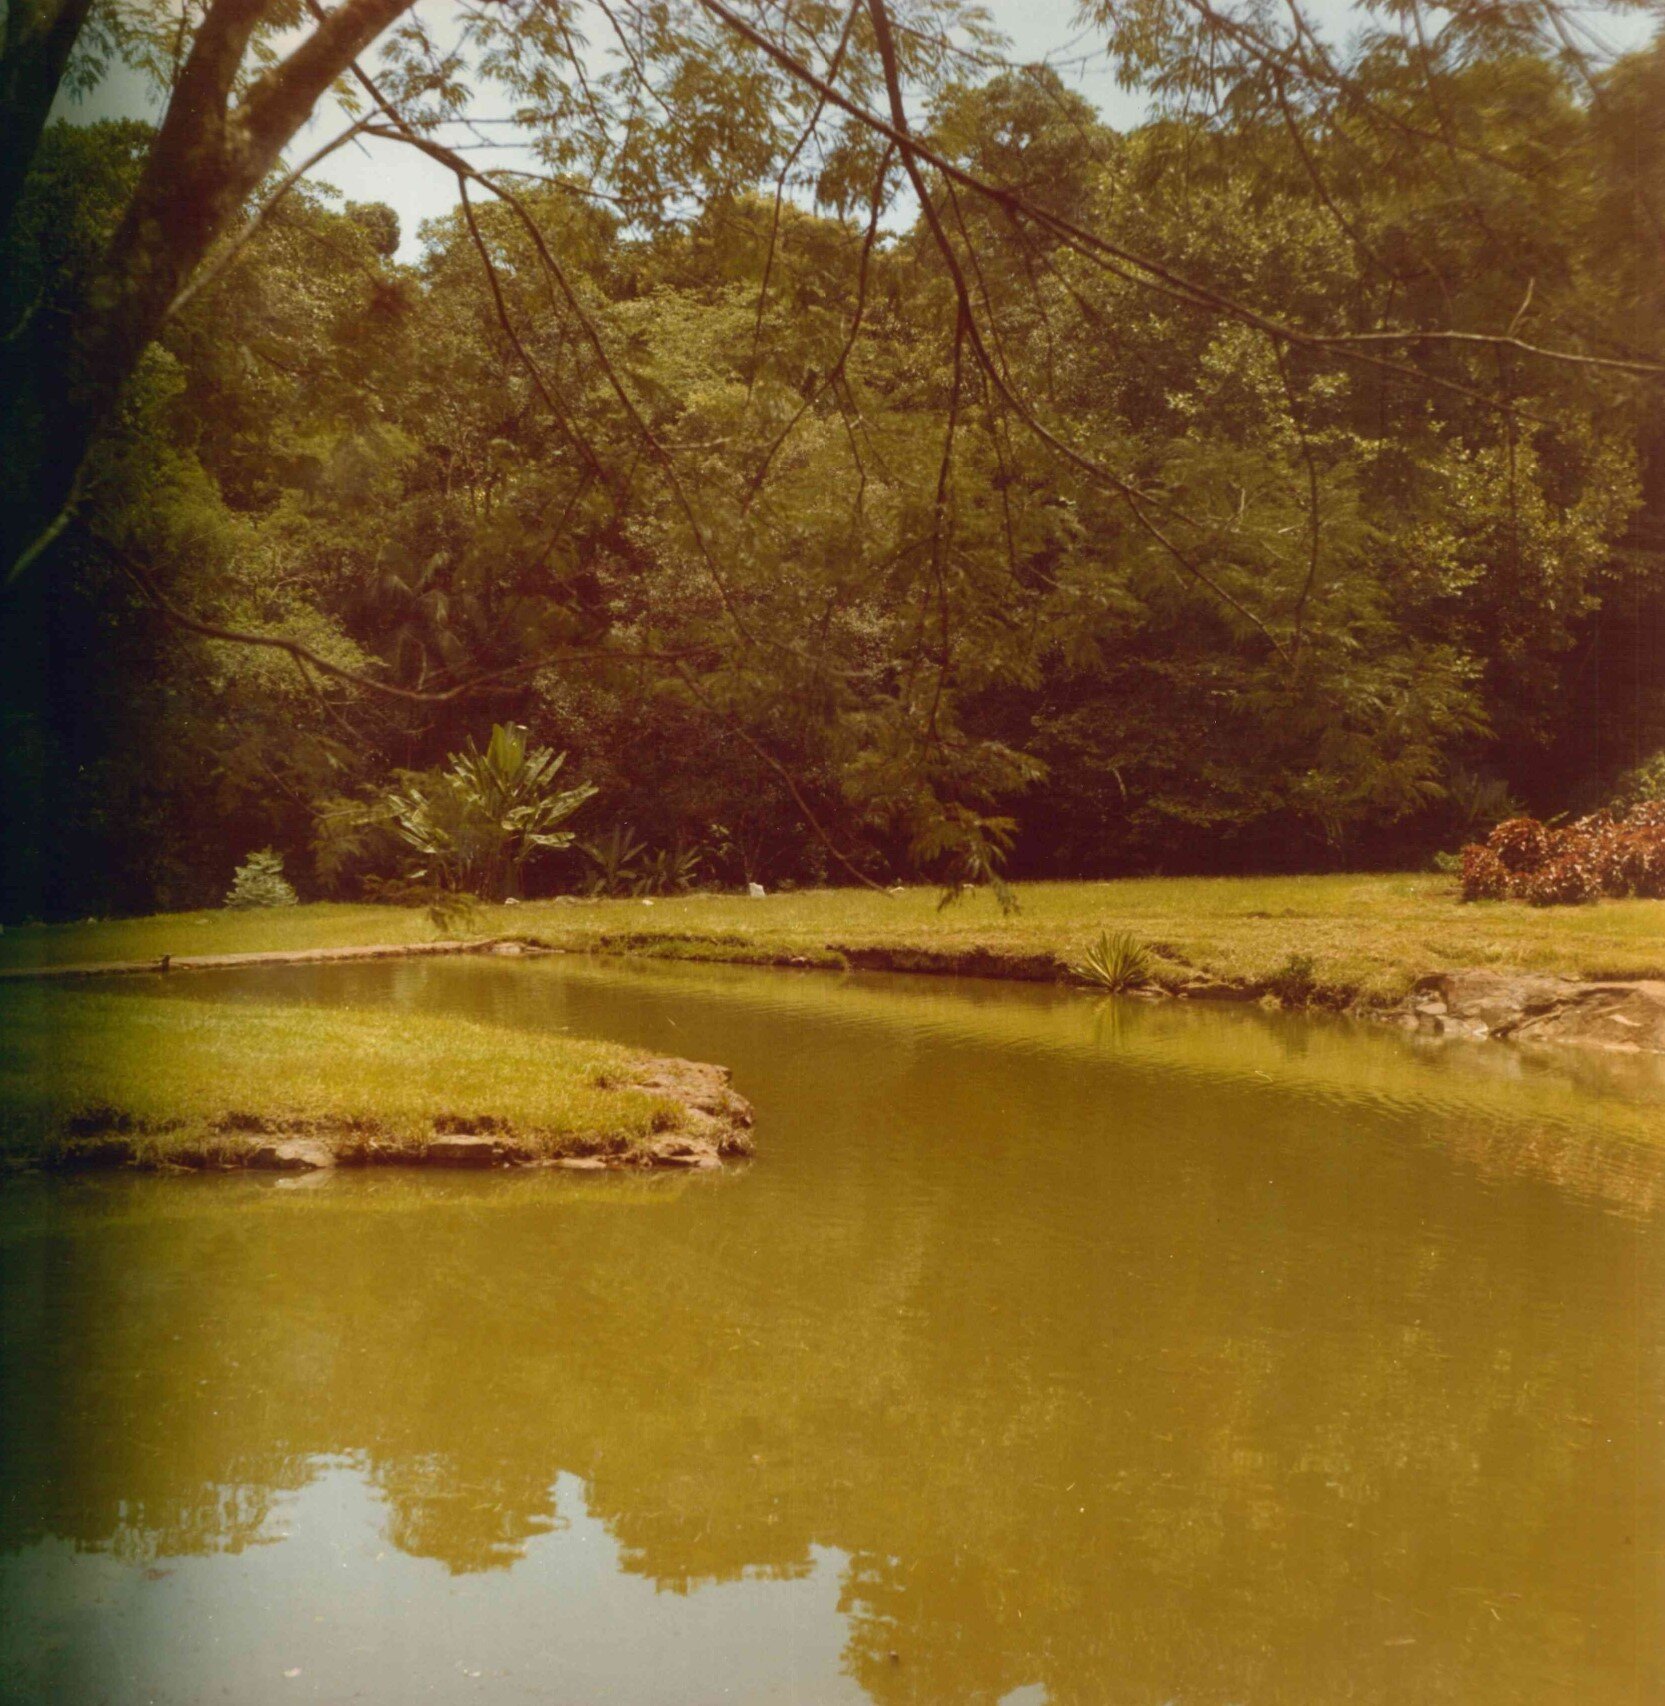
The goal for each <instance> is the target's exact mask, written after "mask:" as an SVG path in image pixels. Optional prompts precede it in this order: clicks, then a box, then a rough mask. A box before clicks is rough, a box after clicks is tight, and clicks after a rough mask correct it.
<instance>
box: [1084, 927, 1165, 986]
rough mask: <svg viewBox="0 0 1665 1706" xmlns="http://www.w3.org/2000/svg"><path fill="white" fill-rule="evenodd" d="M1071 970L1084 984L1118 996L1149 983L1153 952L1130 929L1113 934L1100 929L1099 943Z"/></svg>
mask: <svg viewBox="0 0 1665 1706" xmlns="http://www.w3.org/2000/svg"><path fill="white" fill-rule="evenodd" d="M1070 970H1071V971H1072V972H1074V973H1075V975H1076V976H1077V977H1078V978H1080V979H1081V980H1082V981H1083V982H1085V983H1090V984H1093V985H1094V986H1096V987H1097V988H1099V989H1104V990H1108V991H1109V992H1110V993H1111V994H1112V995H1119V994H1121V993H1122V992H1123V991H1124V990H1129V989H1137V988H1138V987H1139V986H1140V985H1141V984H1144V983H1148V982H1149V981H1150V973H1151V952H1150V949H1149V948H1147V947H1146V946H1145V944H1144V943H1143V942H1141V941H1140V940H1139V938H1138V937H1137V936H1135V935H1134V934H1133V933H1132V932H1131V931H1129V930H1118V931H1116V932H1115V933H1114V934H1113V935H1112V934H1111V932H1110V931H1108V930H1101V931H1100V932H1099V935H1098V940H1097V941H1096V942H1095V943H1094V944H1093V945H1092V946H1091V947H1090V948H1089V949H1088V950H1087V952H1086V955H1085V957H1084V958H1083V959H1081V960H1079V961H1077V962H1076V963H1075V964H1073V965H1071V967H1070Z"/></svg>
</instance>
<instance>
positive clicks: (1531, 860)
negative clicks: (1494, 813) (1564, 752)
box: [1462, 800, 1665, 906]
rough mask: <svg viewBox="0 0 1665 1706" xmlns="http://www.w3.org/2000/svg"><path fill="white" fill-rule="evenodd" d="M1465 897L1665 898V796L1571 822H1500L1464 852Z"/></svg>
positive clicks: (1557, 900) (1538, 900) (1552, 900)
mask: <svg viewBox="0 0 1665 1706" xmlns="http://www.w3.org/2000/svg"><path fill="white" fill-rule="evenodd" d="M1462 887H1463V899H1464V900H1501V899H1503V898H1505V897H1508V898H1509V899H1512V900H1524V901H1527V902H1529V903H1530V904H1531V905H1533V906H1577V905H1580V904H1582V903H1583V902H1585V901H1590V900H1595V899H1596V898H1597V897H1598V896H1600V895H1609V896H1611V897H1612V898H1614V899H1622V898H1624V897H1625V896H1630V895H1634V896H1636V897H1638V898H1639V899H1644V900H1660V899H1665V800H1642V801H1640V802H1638V803H1636V804H1634V805H1631V806H1630V807H1629V808H1628V809H1623V808H1621V809H1618V810H1614V809H1612V808H1605V809H1603V810H1601V811H1598V812H1592V813H1591V814H1590V815H1589V816H1588V817H1581V818H1580V819H1579V820H1578V821H1577V822H1576V823H1573V824H1569V825H1567V826H1566V827H1564V828H1559V829H1551V828H1550V827H1549V826H1548V825H1547V824H1542V823H1539V822H1538V821H1537V820H1536V819H1535V818H1529V817H1517V818H1511V819H1510V820H1509V821H1508V822H1507V823H1500V824H1499V825H1498V826H1497V828H1496V829H1494V830H1493V831H1492V832H1491V834H1490V835H1489V836H1487V837H1486V840H1485V842H1484V843H1471V844H1470V845H1469V846H1467V847H1465V848H1464V849H1463V852H1462Z"/></svg>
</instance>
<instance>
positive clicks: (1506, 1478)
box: [0, 959, 1665, 1706]
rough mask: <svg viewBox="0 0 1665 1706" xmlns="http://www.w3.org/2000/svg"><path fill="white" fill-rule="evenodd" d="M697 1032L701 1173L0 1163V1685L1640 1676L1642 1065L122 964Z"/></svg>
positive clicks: (970, 1000) (690, 1043) (695, 973)
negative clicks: (741, 1154)
mask: <svg viewBox="0 0 1665 1706" xmlns="http://www.w3.org/2000/svg"><path fill="white" fill-rule="evenodd" d="M169 987H173V988H180V989H187V988H188V991H189V993H191V994H193V995H201V994H206V993H212V994H214V995H216V996H217V997H222V998H224V999H227V1000H233V999H239V998H259V999H262V1000H271V999H274V998H275V999H285V1000H295V1001H309V1002H334V1003H346V1004H355V1005H364V1004H371V1003H393V1004H395V1005H402V1006H408V1007H411V1008H434V1009H444V1010H449V1011H457V1012H465V1013H469V1014H472V1015H475V1016H477V1017H483V1018H487V1019H489V1020H491V1021H493V1022H494V1023H498V1024H502V1025H504V1026H516V1027H537V1028H547V1029H548V1030H550V1031H562V1030H567V1031H572V1032H574V1033H577V1034H585V1035H595V1036H604V1037H610V1038H615V1039H618V1040H620V1041H624V1042H629V1043H635V1044H641V1045H644V1046H647V1047H650V1048H653V1049H657V1050H660V1051H663V1052H669V1053H678V1054H685V1055H689V1056H692V1057H694V1058H696V1059H706V1060H719V1061H722V1062H725V1063H726V1064H728V1065H730V1066H732V1067H733V1069H734V1073H735V1081H736V1084H737V1086H738V1088H740V1089H741V1090H742V1091H743V1092H744V1093H745V1094H746V1095H747V1096H749V1097H750V1098H751V1099H752V1101H753V1102H754V1103H755V1105H756V1108H757V1113H758V1139H759V1156H758V1159H757V1160H756V1161H755V1162H754V1163H752V1164H751V1165H749V1166H747V1167H745V1168H744V1169H742V1170H735V1171H729V1172H726V1173H724V1174H723V1175H721V1176H717V1177H699V1178H694V1177H675V1178H664V1177H651V1178H647V1177H644V1178H635V1177H623V1178H621V1177H606V1178H586V1177H579V1176H569V1175H551V1174H545V1173H537V1174H518V1175H493V1176H473V1175H470V1176H462V1175H433V1174H419V1173H417V1174H413V1173H400V1172H392V1171H389V1172H377V1173H358V1174H343V1175H339V1176H335V1177H322V1176H319V1177H315V1178H306V1179H285V1180H271V1179H265V1178H254V1177H251V1176H238V1177H222V1178H213V1177H207V1178H202V1177H199V1178H186V1179H159V1178H149V1177H139V1176H133V1177H128V1176H123V1177H102V1178H90V1177H89V1178H82V1179H77V1180H63V1181H45V1180H23V1181H20V1182H13V1183H12V1184H10V1185H8V1186H7V1187H6V1189H5V1191H4V1192H3V1193H0V1281H3V1285H4V1298H5V1309H4V1363H3V1369H0V1409H3V1415H4V1430H5V1431H4V1446H5V1451H4V1463H3V1468H0V1478H3V1488H0V1491H3V1498H0V1599H3V1603H4V1616H3V1618H0V1679H3V1680H0V1688H3V1689H4V1691H5V1698H7V1699H17V1700H28V1701H48V1700H62V1701H68V1702H74V1703H76V1706H81V1703H88V1706H90V1703H95V1702H100V1701H109V1702H113V1703H126V1702H134V1701H157V1702H187V1701H188V1702H196V1701H221V1700H233V1701H237V1702H253V1703H261V1702H266V1701H278V1702H283V1701H301V1700H323V1701H332V1702H333V1701H348V1700H353V1701H372V1702H381V1701H386V1702H405V1701H415V1700H440V1701H474V1700H478V1701H483V1702H497V1701H521V1700H536V1701H540V1702H573V1703H578V1702H594V1701H601V1700H609V1701H620V1702H628V1703H631V1706H654V1703H660V1702H687V1703H695V1702H700V1703H703V1702H709V1701H714V1700H719V1699H721V1700H725V1701H793V1702H805V1703H820V1702H838V1701H861V1700H873V1701H880V1702H916V1701H917V1702H927V1701H929V1702H937V1701H942V1702H990V1703H992V1702H998V1701H1009V1702H1040V1701H1053V1702H1130V1703H1149V1706H1159V1703H1162V1702H1175V1703H1183V1706H1192V1703H1195V1706H1232V1703H1236V1706H1262V1703H1265V1706H1271V1703H1288V1706H1321V1703H1327V1702H1333V1701H1341V1700H1348V1701H1355V1702H1381V1703H1382V1706H1388V1703H1393V1706H1400V1703H1404V1702H1416V1703H1418V1706H1429V1703H1432V1702H1452V1703H1454V1706H1455V1703H1459V1702H1460V1703H1462V1706H1492V1703H1502V1702H1511V1703H1521V1702H1530V1703H1531V1706H1548V1703H1558V1702H1567V1703H1568V1706H1571V1703H1574V1702H1576V1703H1578V1706H1602V1703H1606V1702H1624V1703H1626V1706H1635V1703H1637V1702H1640V1701H1643V1700H1657V1699H1661V1698H1665V1285H1662V1280H1665V1263H1662V1261H1661V1231H1662V1226H1665V1206H1662V1205H1665V1181H1662V1169H1661V1164H1660V1157H1661V1154H1662V1153H1665V1151H1662V1150H1661V1149H1658V1148H1655V1149H1650V1148H1649V1147H1647V1145H1646V1143H1645V1141H1643V1140H1645V1139H1646V1137H1647V1135H1648V1132H1649V1130H1650V1128H1651V1129H1652V1130H1653V1131H1655V1132H1658V1131H1659V1130H1660V1129H1661V1128H1662V1127H1665V1078H1662V1077H1661V1075H1660V1073H1659V1072H1658V1070H1657V1069H1656V1068H1654V1067H1650V1066H1648V1065H1645V1064H1642V1063H1637V1062H1625V1061H1622V1060H1607V1059H1603V1058H1600V1057H1589V1058H1582V1057H1581V1058H1573V1057H1570V1056H1568V1057H1552V1056H1547V1055H1546V1056H1544V1057H1542V1058H1534V1057H1532V1056H1529V1055H1527V1054H1525V1053H1522V1052H1517V1051H1514V1050H1511V1049H1509V1048H1508V1047H1506V1046H1502V1045H1495V1044H1482V1045H1475V1044H1436V1043H1431V1042H1428V1041H1425V1040H1420V1039H1417V1038H1414V1037H1410V1036H1407V1035H1404V1034H1401V1033H1397V1032H1392V1031H1389V1030H1387V1029H1386V1028H1379V1027H1371V1026H1365V1025H1355V1024H1347V1023H1344V1022H1340V1021H1333V1022H1321V1021H1312V1020H1297V1019H1292V1018H1287V1017H1284V1016H1281V1015H1276V1014H1267V1013H1262V1012H1259V1011H1256V1010H1250V1011H1240V1010H1230V1011H1227V1010H1204V1009H1201V1008H1197V1007H1189V1006H1187V1007H1180V1006H1168V1007H1147V1006H1143V1005H1140V1004H1138V1003H1131V1002H1098V1001H1094V1000H1093V999H1091V998H1089V997H1085V996H1082V995H1080V994H1072V993H1069V992H1065V991H1060V990H1052V989H1032V988H1021V987H1016V986H1008V985H996V984H988V983H978V982H975V981H973V980H959V981H954V980H924V979H909V978H899V977H883V976H859V975H853V976H849V977H840V976H833V975H830V974H825V973H819V972H804V973H790V972H765V971H749V970H742V969H737V968H719V967H703V966H677V965H670V964H664V963H651V962H644V963H640V964H633V963H628V962H606V961H584V960H580V959H559V960H540V961H533V962H518V963H516V962H512V961H496V960H475V959H459V960H435V961H419V962H403V963H397V962H380V963H375V964H366V965H359V966H348V967H331V968H327V969H313V968H307V969H301V968H282V969H272V970H267V971H258V972H257V971H244V972H239V973H235V974H232V973H226V974H212V975H209V974H203V975H200V976H195V977H192V978H190V979H174V980H172V982H171V983H170V984H169Z"/></svg>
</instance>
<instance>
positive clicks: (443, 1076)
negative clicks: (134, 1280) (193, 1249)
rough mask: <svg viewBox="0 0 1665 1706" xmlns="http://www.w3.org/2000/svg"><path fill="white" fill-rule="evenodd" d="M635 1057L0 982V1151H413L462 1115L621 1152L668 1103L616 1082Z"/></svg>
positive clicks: (578, 1046)
mask: <svg viewBox="0 0 1665 1706" xmlns="http://www.w3.org/2000/svg"><path fill="white" fill-rule="evenodd" d="M641 1062H642V1057H640V1056H637V1055H634V1054H632V1053H631V1051H630V1050H628V1049H623V1048H617V1047H614V1046H612V1045H611V1044H607V1043H594V1042H577V1041H573V1040H571V1039H568V1038H565V1037H554V1036H549V1035H539V1034H537V1033H534V1032H524V1031H515V1030H509V1029H502V1030H499V1029H496V1028H494V1027H492V1026H489V1025H481V1024H475V1023H472V1022H470V1021H467V1020H461V1019H451V1018H445V1017H440V1016H437V1015H429V1014H422V1013H409V1012H397V1013H394V1012H388V1011H382V1010H374V1011H371V1010H362V1011H361V1010H353V1009H346V1010H343V1009H340V1008H332V1009H328V1010H325V1009H318V1008H297V1007H276V1006H273V1007H267V1006H256V1005H250V1004H244V1003H242V1002H227V1003H211V1002H204V1001H193V1000H189V999H183V998H175V997H173V996H160V995H148V994H140V993H137V992H133V993H120V994H115V993H104V992H98V991H92V990H87V989H84V988H67V987H65V986H63V985H54V984H26V983H19V984H12V985H9V986H5V987H0V1153H4V1154H5V1155H7V1156H9V1157H14V1158H30V1159H32V1158H37V1157H45V1158H48V1159H52V1158H57V1159H64V1158H68V1156H69V1155H70V1154H71V1153H72V1152H73V1151H74V1150H76V1149H77V1148H83V1149H85V1148H89V1147H90V1146H95V1145H106V1146H107V1145H109V1144H110V1143H112V1142H115V1143H117V1144H118V1145H119V1146H120V1147H122V1148H124V1149H126V1150H128V1151H131V1153H132V1155H133V1156H134V1157H136V1158H138V1159H141V1160H146V1161H165V1160H168V1159H170V1158H172V1159H181V1160H184V1159H193V1158H194V1159H196V1160H197V1161H198V1162H199V1163H200V1162H201V1161H202V1160H204V1159H207V1160H214V1159H233V1158H235V1157H236V1155H237V1154H238V1153H239V1152H246V1151H247V1150H248V1149H249V1148H250V1147H251V1146H252V1145H255V1144H257V1143H258V1141H259V1139H260V1134H263V1133H264V1134H270V1135H276V1136H283V1137H292V1136H306V1137H310V1138H314V1139H316V1140H319V1141H322V1142H323V1143H325V1144H326V1145H328V1146H329V1147H330V1148H331V1149H332V1150H333V1151H335V1152H336V1153H349V1154H350V1153H352V1152H354V1151H355V1150H364V1149H368V1148H369V1147H370V1145H371V1144H372V1142H373V1143H374V1144H375V1145H376V1146H377V1147H379V1148H380V1149H381V1150H382V1151H383V1152H384V1153H392V1154H395V1155H406V1154H408V1155H410V1156H412V1157H414V1156H416V1155H418V1154H420V1153H421V1151H422V1150H423V1149H424V1148H425V1146H426V1145H427V1143H428V1142H429V1140H430V1139H431V1138H432V1137H434V1136H436V1135H441V1134H444V1133H445V1132H447V1131H451V1132H456V1131H467V1130H471V1129H472V1130H474V1131H479V1130H482V1129H484V1130H489V1131H490V1132H491V1133H492V1134H493V1135H494V1136H495V1135H501V1136H503V1137H504V1138H505V1139H508V1140H511V1141H513V1143H514V1144H515V1145H516V1146H517V1147H518V1148H519V1149H521V1150H523V1151H525V1152H526V1153H528V1154H530V1155H532V1156H546V1157H550V1156H557V1155H562V1154H571V1153H580V1152H582V1153H592V1152H607V1153H620V1152H627V1151H630V1150H632V1149H634V1148H636V1147H637V1146H638V1145H641V1144H643V1143H645V1142H646V1141H647V1140H648V1139H650V1138H651V1137H652V1136H653V1135H654V1134H655V1133H656V1132H661V1131H665V1130H668V1129H670V1128H672V1127H674V1126H675V1125H677V1124H678V1122H679V1120H680V1118H681V1113H682V1110H681V1107H680V1106H679V1104H678V1103H677V1102H676V1101H675V1100H673V1099H671V1098H669V1097H667V1096H663V1095H656V1094H653V1093H650V1092H648V1091H645V1090H641V1089H635V1088H631V1087H630V1085H631V1081H632V1080H633V1078H634V1077H635V1076H636V1075H637V1073H638V1071H639V1070H640V1067H641ZM482 1116H485V1118H484V1119H482ZM270 1135H269V1136H268V1141H269V1140H270Z"/></svg>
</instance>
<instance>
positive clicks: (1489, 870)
mask: <svg viewBox="0 0 1665 1706" xmlns="http://www.w3.org/2000/svg"><path fill="white" fill-rule="evenodd" d="M1508 887H1509V868H1508V867H1507V866H1506V865H1505V864H1504V863H1503V861H1502V860H1501V859H1500V858H1498V856H1497V855H1496V854H1495V853H1494V852H1493V851H1492V850H1491V848H1489V847H1481V846H1480V845H1478V843H1472V842H1471V843H1470V844H1469V845H1468V846H1467V847H1465V848H1464V849H1463V899H1464V900H1502V898H1503V896H1504V894H1505V893H1506V892H1507V891H1508Z"/></svg>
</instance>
